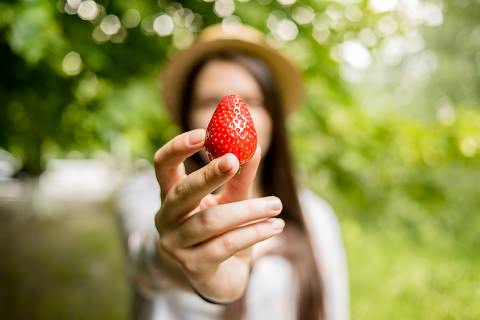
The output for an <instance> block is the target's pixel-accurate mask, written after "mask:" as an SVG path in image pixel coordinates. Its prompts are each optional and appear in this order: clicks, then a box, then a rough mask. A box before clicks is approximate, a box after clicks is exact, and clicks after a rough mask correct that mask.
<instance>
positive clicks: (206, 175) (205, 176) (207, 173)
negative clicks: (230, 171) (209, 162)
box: [202, 167, 215, 183]
mask: <svg viewBox="0 0 480 320" xmlns="http://www.w3.org/2000/svg"><path fill="white" fill-rule="evenodd" d="M214 172H215V171H214V170H213V168H211V167H210V168H208V169H207V170H204V171H203V172H202V180H203V181H204V182H207V183H208V182H210V181H211V180H212V179H213V176H214Z"/></svg>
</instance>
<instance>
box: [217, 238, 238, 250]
mask: <svg viewBox="0 0 480 320" xmlns="http://www.w3.org/2000/svg"><path fill="white" fill-rule="evenodd" d="M221 241H222V242H221V243H222V247H223V249H224V250H225V251H226V252H227V253H229V254H230V253H233V252H235V251H236V245H235V241H234V240H233V238H232V237H231V236H224V237H223V238H222V240H221Z"/></svg>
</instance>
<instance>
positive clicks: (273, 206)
mask: <svg viewBox="0 0 480 320" xmlns="http://www.w3.org/2000/svg"><path fill="white" fill-rule="evenodd" d="M266 202H267V208H268V210H270V211H278V210H280V209H282V202H281V201H280V199H278V198H277V197H269V198H267V199H266Z"/></svg>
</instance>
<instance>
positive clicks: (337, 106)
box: [0, 0, 480, 319]
mask: <svg viewBox="0 0 480 320" xmlns="http://www.w3.org/2000/svg"><path fill="white" fill-rule="evenodd" d="M85 2H86V1H83V2H82V3H85ZM227 2H228V1H227ZM280 2H281V1H280ZM377 2H378V1H377ZM72 3H75V1H72ZM90 3H91V2H90ZM435 3H439V2H435ZM234 5H235V12H234V14H235V15H234V16H230V15H229V14H223V13H222V12H220V13H219V12H218V8H217V9H215V2H208V1H197V0H186V1H182V2H171V1H163V0H161V1H146V0H142V1H135V2H132V1H126V0H119V1H98V2H96V7H95V8H97V10H98V13H97V14H96V15H95V16H92V17H91V18H89V17H88V12H86V13H85V12H84V14H83V16H82V18H81V17H80V13H79V11H78V10H79V8H71V7H69V5H68V3H67V2H65V1H62V0H60V1H58V2H54V1H48V0H29V1H27V0H25V1H16V2H14V1H10V2H2V3H0V61H1V64H2V65H1V69H0V79H1V87H0V147H1V148H4V149H7V150H8V151H10V152H12V153H13V154H14V155H16V156H18V157H19V158H21V159H22V161H23V168H22V170H23V172H25V173H27V174H31V175H37V174H39V173H41V172H42V170H43V167H44V164H45V161H46V160H48V159H49V158H52V157H64V156H68V154H69V153H70V152H72V151H76V152H79V153H80V154H82V155H83V156H87V157H90V156H94V155H95V153H96V152H97V151H99V150H104V151H107V152H110V153H112V154H114V155H115V156H117V155H118V154H117V153H118V149H119V148H120V149H122V148H123V149H125V146H130V147H129V148H126V149H127V152H128V155H127V156H131V157H132V158H139V157H142V158H147V159H151V157H152V154H153V153H154V151H155V149H157V148H158V147H159V146H160V145H162V144H163V143H164V142H165V141H167V140H168V139H169V138H170V137H172V136H173V135H174V134H176V133H177V128H176V126H175V125H174V124H172V122H171V121H170V119H169V117H168V114H167V112H166V110H165V109H164V108H163V106H162V103H161V101H160V99H159V98H158V91H159V83H158V75H159V73H160V72H161V70H162V66H163V64H164V63H165V62H166V60H167V58H168V57H169V56H171V55H172V54H174V53H175V52H176V51H178V50H179V49H181V48H183V47H185V46H188V45H189V44H190V43H191V41H192V40H193V37H194V36H195V35H196V34H197V33H198V32H199V31H201V30H202V29H203V28H204V27H205V26H208V25H210V24H213V23H218V22H222V21H223V22H224V23H236V22H238V21H239V20H240V21H242V22H244V23H247V24H250V25H253V26H255V27H257V28H258V29H260V30H262V31H264V32H265V33H266V34H267V37H268V41H269V42H270V43H271V44H272V45H274V46H278V47H279V49H280V50H282V52H284V53H285V54H287V55H289V56H290V57H292V58H293V59H294V60H295V61H296V62H297V63H298V64H299V65H300V66H301V68H302V69H303V71H304V75H305V79H306V83H307V98H306V101H305V105H304V108H303V109H301V111H300V112H299V113H298V114H297V115H296V116H295V117H294V118H292V119H291V122H290V129H291V140H292V145H293V150H294V153H295V156H296V163H297V164H298V168H299V173H300V174H301V176H300V179H301V180H302V182H303V183H305V184H306V185H308V186H310V187H312V188H313V189H314V190H315V191H317V192H318V193H319V194H320V195H322V196H323V197H325V198H326V199H327V200H329V202H330V203H332V204H333V206H334V207H335V209H337V212H338V213H339V215H340V218H341V222H342V228H343V231H344V236H345V241H346V246H347V252H348V257H349V268H350V272H351V284H352V314H353V316H354V318H358V319H411V318H415V319H431V318H435V319H452V318H458V319H475V318H478V317H480V315H479V313H480V311H479V309H478V307H474V305H476V304H475V303H476V301H478V298H479V293H478V289H476V288H475V284H476V283H478V279H476V278H478V277H477V276H476V275H477V271H476V269H477V267H478V261H479V258H480V257H479V255H478V253H477V252H478V247H479V246H480V237H479V235H478V229H479V228H480V219H479V218H478V213H479V208H480V196H479V191H478V190H480V183H479V181H480V171H479V170H478V168H479V165H480V112H479V111H478V105H479V96H478V92H479V91H478V83H479V75H480V72H478V71H479V66H480V64H479V61H480V60H479V59H480V58H479V55H478V45H479V43H480V41H479V39H480V38H479V34H480V33H479V29H478V28H479V27H478V26H477V24H478V23H477V21H478V18H479V11H478V8H479V7H478V1H476V2H475V1H454V0H451V1H450V0H449V1H444V10H443V20H444V24H443V25H442V26H441V27H439V28H440V29H438V28H437V29H423V30H422V31H423V34H424V35H425V39H426V40H427V43H426V46H427V49H428V50H423V49H422V50H421V51H420V52H415V55H417V56H415V55H414V56H413V59H420V58H421V55H422V54H428V57H430V58H431V57H432V56H433V55H434V57H435V59H433V58H432V59H433V60H435V61H436V65H437V66H438V68H437V69H436V70H435V71H434V72H433V73H432V74H433V76H432V77H431V78H429V79H428V81H427V80H425V79H423V78H422V80H421V81H419V82H418V83H416V82H410V80H409V78H406V79H407V80H405V79H404V77H403V73H402V72H401V70H402V67H406V66H407V67H408V66H409V63H408V62H409V60H408V59H405V60H399V61H398V62H397V63H396V65H395V66H394V67H392V68H387V69H383V72H380V73H377V72H376V69H375V70H374V71H375V72H374V71H372V72H371V75H372V76H373V77H376V80H375V81H371V80H372V79H371V78H368V77H367V78H366V79H368V81H363V82H360V83H356V84H355V83H353V84H352V83H348V82H347V81H345V80H344V77H345V74H344V73H345V72H346V70H347V71H348V68H349V67H351V66H349V65H348V63H347V62H348V61H343V60H342V57H341V54H340V52H341V49H342V48H341V44H342V43H344V42H345V41H349V40H352V39H353V40H355V39H357V38H362V37H361V35H369V34H370V37H371V34H373V35H374V36H373V37H374V40H375V41H372V43H370V44H368V45H367V44H365V48H366V49H368V51H367V52H369V53H370V56H371V57H372V59H375V57H377V56H381V53H382V50H384V48H385V44H386V43H388V41H390V40H392V39H398V36H406V35H409V34H410V35H411V34H412V33H413V34H414V35H415V34H416V32H418V31H419V30H420V29H419V28H420V27H421V23H419V22H418V21H417V20H412V21H409V20H408V19H407V18H406V16H405V15H403V14H402V12H401V10H399V11H394V12H390V11H389V12H383V13H379V12H374V10H371V9H370V6H369V1H365V0H364V1H301V2H300V1H299V2H297V3H295V4H293V5H281V4H280V3H279V2H278V1H268V0H258V1H254V0H250V1H235V2H234ZM299 10H300V11H299ZM301 10H304V11H303V14H304V16H303V18H301V17H302V16H301V15H300V13H301V12H302V11H301ZM220 11H221V10H220ZM359 12H360V13H359ZM77 13H78V14H77ZM160 14H167V15H168V16H169V17H170V19H172V21H173V22H174V25H175V28H174V29H172V30H167V31H169V32H167V34H165V35H163V36H160V35H159V33H161V32H159V31H162V30H155V29H154V21H155V18H157V17H158V16H159V15H160ZM309 14H314V17H313V18H312V19H313V20H310V21H307V22H305V21H306V20H305V19H307V18H308V15H309ZM112 15H113V16H112ZM222 15H225V17H224V18H222V17H221V16H222ZM107 17H110V18H111V19H113V20H112V21H113V22H115V21H117V22H118V23H120V24H118V23H117V24H115V23H113V25H112V24H111V25H110V26H107V27H106V28H105V25H104V28H103V29H102V27H101V26H102V23H105V21H106V20H105V19H107ZM305 17H306V18H305ZM383 18H385V19H386V20H385V19H383ZM116 19H117V20H116ZM302 19H304V20H302ZM107 20H108V19H107ZM307 20H308V19H307ZM302 21H303V22H302ZM392 21H393V22H392ZM280 22H281V23H283V26H287V27H288V26H290V27H292V23H293V26H294V27H293V28H294V29H293V31H295V30H297V31H298V34H296V35H295V36H294V37H293V38H292V39H289V34H288V32H287V33H286V34H282V33H279V32H278V30H277V29H276V26H278V24H279V23H280ZM382 23H383V24H385V23H387V27H389V25H388V24H390V26H391V25H394V26H395V28H394V31H393V33H389V32H390V31H388V30H387V31H383V32H382V31H381V30H380V29H381V28H379V25H381V24H382ZM117 27H118V29H115V30H114V31H115V32H113V31H112V34H107V33H106V32H105V30H107V31H108V30H109V29H108V28H117ZM157 27H158V26H157ZM104 29H105V30H104ZM387 29H388V28H387ZM110 30H111V29H110ZM163 31H165V30H163ZM163 31H162V32H163ZM289 31H292V29H289ZM290 36H291V34H290ZM395 37H397V38H395ZM367 38H368V37H367ZM422 39H423V38H422ZM367 40H368V39H367ZM362 41H363V40H362ZM453 48H456V49H455V50H453ZM427 51H428V52H427ZM410 58H412V57H410ZM410 62H411V61H410ZM407 69H408V68H407ZM410 71H412V68H411V65H410ZM366 72H367V73H368V72H369V71H368V70H367V71H366ZM347 74H348V72H347ZM418 74H419V71H418V70H417V69H415V68H413V76H415V77H416V76H418ZM351 75H352V74H350V76H351ZM353 75H355V74H353ZM347 78H348V77H347ZM378 83H380V84H381V85H378ZM160 86H161V84H160ZM397 89H400V90H397ZM407 89H408V90H407ZM412 92H413V93H412ZM407 93H408V94H407ZM377 95H378V96H379V97H380V96H381V97H383V100H381V101H382V104H381V108H377V107H375V106H373V105H374V103H369V101H373V100H374V98H376V96H377ZM409 97H410V98H409ZM412 97H413V98H412ZM392 101H393V102H392ZM395 101H397V102H399V104H400V106H401V107H403V106H405V107H406V108H405V110H400V108H398V107H395V106H392V104H393V103H394V102H395ZM384 102H385V103H384ZM418 115H421V116H422V117H421V118H420V117H418ZM120 153H121V152H120ZM97 236H98V234H95V237H97ZM106 237H107V238H108V239H107V240H109V242H108V243H109V244H110V245H111V247H109V248H106V249H105V252H107V251H109V250H113V249H114V248H115V245H116V244H114V243H113V242H112V240H111V239H112V237H113V236H112V235H111V234H110V235H107V236H106ZM92 241H93V240H92ZM100 242H102V241H100ZM72 246H73V244H72ZM78 250H80V251H81V250H83V249H78ZM87 259H90V258H87ZM83 262H84V263H86V264H88V263H87V262H88V261H83ZM90 262H91V261H90ZM19 263H23V262H19ZM46 265H47V268H48V267H49V265H48V263H47V264H46ZM52 268H54V269H55V268H56V267H55V266H53V267H52ZM85 268H88V267H85ZM55 270H57V269H55ZM54 272H57V271H54ZM26 273H28V272H25V274H26ZM58 273H59V277H61V276H62V271H58ZM12 274H14V272H13V271H12ZM119 274H120V273H119V272H118V273H117V274H116V277H117V280H118V279H119V277H120V276H119ZM77 276H78V275H77ZM78 277H82V275H80V276H78ZM57 280H58V279H57ZM58 281H63V280H62V279H60V280H58ZM119 290H124V289H119ZM51 294H52V296H50V297H47V298H46V299H45V301H46V302H45V305H49V304H52V306H54V309H55V310H59V311H58V312H59V314H60V316H59V317H60V318H61V317H62V316H61V315H63V316H64V315H65V314H66V313H62V312H66V311H64V310H63V309H62V308H61V305H57V304H55V303H56V302H52V301H54V300H55V301H56V299H57V296H58V295H62V296H63V297H66V298H65V299H69V300H68V302H67V304H68V303H71V305H72V306H73V305H74V302H72V301H73V299H74V298H75V296H73V297H68V294H67V295H65V294H64V292H60V293H56V292H55V293H51ZM107 295H108V293H105V295H104V296H103V297H104V298H105V297H106V296H107ZM77 298H78V297H77ZM105 299H106V300H105V301H106V302H105V309H103V310H102V311H104V312H105V315H106V317H115V316H116V315H118V312H119V311H115V310H114V308H113V307H111V306H112V305H113V304H112V303H113V302H112V300H111V299H110V298H105ZM122 299H125V296H124V295H123V296H122V298H120V299H119V300H118V301H124V300H122ZM39 304H40V303H39ZM68 305H70V304H68ZM465 306H470V307H465ZM39 308H44V306H43V305H42V306H40V307H39ZM108 308H112V309H111V310H110V309H108ZM62 310H63V311H62ZM42 312H43V311H42ZM112 315H113V316H112ZM29 316H30V315H29ZM43 316H45V314H43ZM39 317H40V318H42V314H40V316H39ZM45 318H49V316H45ZM50 318H51V317H50Z"/></svg>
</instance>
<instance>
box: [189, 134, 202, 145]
mask: <svg viewBox="0 0 480 320" xmlns="http://www.w3.org/2000/svg"><path fill="white" fill-rule="evenodd" d="M203 140H205V131H204V130H195V131H193V132H192V133H190V135H189V136H188V142H189V143H190V145H192V146H195V145H197V144H199V143H200V142H203Z"/></svg>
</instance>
